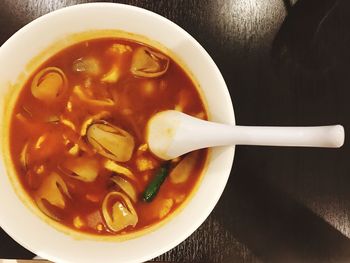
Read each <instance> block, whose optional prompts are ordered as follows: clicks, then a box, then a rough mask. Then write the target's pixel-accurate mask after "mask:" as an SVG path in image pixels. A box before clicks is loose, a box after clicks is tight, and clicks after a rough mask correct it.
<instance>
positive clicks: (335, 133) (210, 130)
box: [176, 118, 345, 151]
mask: <svg viewBox="0 0 350 263" xmlns="http://www.w3.org/2000/svg"><path fill="white" fill-rule="evenodd" d="M194 124H195V125H194ZM190 133H191V134H193V135H195V136H188V134H190ZM344 137H345V135H344V128H343V126H341V125H330V126H314V127H266V126H263V127H259V126H231V125H226V124H220V123H214V122H208V121H203V120H198V119H194V118H187V119H186V120H183V122H182V127H181V129H178V131H177V136H176V141H177V142H178V143H179V142H183V143H184V146H183V147H181V148H183V149H181V150H185V148H186V151H188V150H189V148H192V149H199V148H206V147H214V146H224V145H265V146H300V147H327V148H339V147H341V146H342V145H343V143H344ZM186 140H188V141H187V142H186ZM187 148H188V149H187Z"/></svg>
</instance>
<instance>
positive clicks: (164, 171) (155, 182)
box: [143, 162, 169, 202]
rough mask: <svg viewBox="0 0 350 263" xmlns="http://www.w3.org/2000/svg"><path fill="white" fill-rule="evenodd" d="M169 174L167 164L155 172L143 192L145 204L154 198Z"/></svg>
mask: <svg viewBox="0 0 350 263" xmlns="http://www.w3.org/2000/svg"><path fill="white" fill-rule="evenodd" d="M168 174H169V162H165V163H164V164H163V165H162V166H161V167H160V168H159V169H158V170H157V172H156V174H155V176H154V178H153V179H152V181H151V182H150V183H149V184H148V186H147V187H146V189H145V191H144V192H143V200H144V201H145V202H151V201H152V200H153V199H154V197H156V195H157V193H158V191H159V189H160V186H161V185H162V183H163V182H164V180H165V178H166V177H167V176H168Z"/></svg>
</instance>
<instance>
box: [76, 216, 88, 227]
mask: <svg viewBox="0 0 350 263" xmlns="http://www.w3.org/2000/svg"><path fill="white" fill-rule="evenodd" d="M73 225H74V226H75V228H78V229H80V228H82V227H83V226H85V223H84V221H83V219H81V217H80V216H76V217H74V219H73Z"/></svg>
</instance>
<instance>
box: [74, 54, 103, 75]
mask: <svg viewBox="0 0 350 263" xmlns="http://www.w3.org/2000/svg"><path fill="white" fill-rule="evenodd" d="M73 71H75V72H81V73H86V74H88V75H93V76H97V75H99V74H100V72H101V69H100V63H99V61H98V60H97V59H95V58H91V57H88V58H85V57H82V58H78V59H77V60H75V61H74V62H73Z"/></svg>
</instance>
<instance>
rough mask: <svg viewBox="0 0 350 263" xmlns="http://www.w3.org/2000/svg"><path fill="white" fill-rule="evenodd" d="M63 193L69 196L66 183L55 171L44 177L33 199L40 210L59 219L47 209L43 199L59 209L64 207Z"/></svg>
mask: <svg viewBox="0 0 350 263" xmlns="http://www.w3.org/2000/svg"><path fill="white" fill-rule="evenodd" d="M64 195H65V196H68V197H70V195H69V192H68V188H67V185H66V183H65V182H64V181H63V179H62V178H61V177H60V176H59V175H58V174H57V173H51V174H50V175H49V176H48V177H46V178H45V179H44V180H43V182H42V184H41V186H40V188H39V189H38V191H37V192H36V194H35V201H36V203H37V205H38V207H39V208H40V210H41V211H42V212H43V213H45V214H46V215H48V216H49V217H51V218H53V219H56V220H59V219H58V218H57V216H55V215H54V214H53V213H52V212H51V211H50V210H48V209H47V207H46V206H45V204H44V202H43V200H45V201H47V202H48V203H50V204H51V205H52V206H55V207H57V208H60V209H64V208H65V206H66V202H65V199H64Z"/></svg>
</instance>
